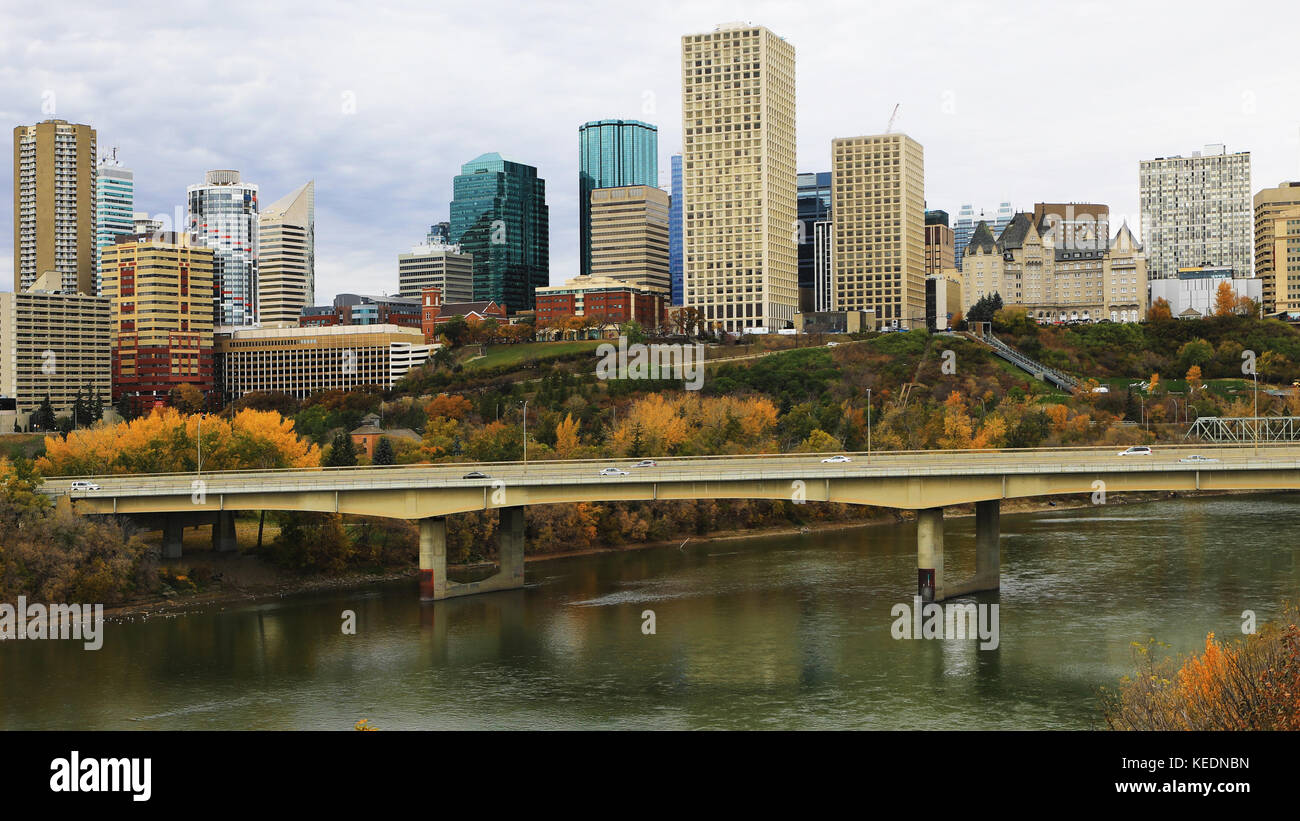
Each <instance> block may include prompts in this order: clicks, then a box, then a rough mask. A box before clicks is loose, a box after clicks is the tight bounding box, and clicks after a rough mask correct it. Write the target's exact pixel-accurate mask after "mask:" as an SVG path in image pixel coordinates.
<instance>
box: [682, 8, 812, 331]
mask: <svg viewBox="0 0 1300 821" xmlns="http://www.w3.org/2000/svg"><path fill="white" fill-rule="evenodd" d="M682 140H683V147H682V190H683V199H684V200H685V207H684V210H683V214H682V265H683V291H684V293H683V302H684V304H685V305H688V306H691V307H695V308H698V309H699V310H700V311H701V312H702V313H703V315H704V322H705V323H706V326H707V327H711V328H722V329H725V330H729V331H736V330H739V329H743V328H751V327H766V328H777V329H779V328H786V327H790V325H791V324H792V323H793V319H794V314H795V311H796V309H797V307H798V304H799V282H798V278H799V274H798V266H799V261H798V248H797V246H796V244H795V225H796V223H797V220H798V209H797V206H796V201H795V197H796V187H797V186H796V177H797V172H796V170H795V78H794V46H792V45H790V44H789V43H787V42H786V41H785V40H783V39H781V38H780V37H778V36H777V35H775V34H773V33H772V32H771V31H769V30H768V29H766V28H764V27H762V26H750V25H744V24H738V23H736V24H727V25H722V26H718V27H717V28H716V29H714V30H713V31H712V32H710V33H708V34H688V35H686V36H684V37H682Z"/></svg>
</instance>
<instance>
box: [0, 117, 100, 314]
mask: <svg viewBox="0 0 1300 821" xmlns="http://www.w3.org/2000/svg"><path fill="white" fill-rule="evenodd" d="M95 157H96V148H95V129H93V128H91V127H90V126H88V125H76V124H73V123H69V122H67V121H65V120H46V121H45V122H42V123H37V124H36V125H20V126H18V127H17V128H15V129H14V290H15V291H22V290H24V289H26V288H30V287H31V285H32V283H34V282H35V281H36V279H37V278H38V277H40V276H41V275H42V274H45V273H46V272H48V271H57V272H58V273H59V278H60V282H61V286H60V287H61V288H62V289H63V290H64V291H69V292H71V291H76V292H77V293H82V294H90V295H94V293H95V228H96V225H95Z"/></svg>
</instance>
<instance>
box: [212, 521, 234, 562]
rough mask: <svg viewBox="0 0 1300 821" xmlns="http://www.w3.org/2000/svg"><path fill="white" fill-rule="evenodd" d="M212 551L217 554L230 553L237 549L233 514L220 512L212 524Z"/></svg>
mask: <svg viewBox="0 0 1300 821" xmlns="http://www.w3.org/2000/svg"><path fill="white" fill-rule="evenodd" d="M212 549H213V550H215V551H217V552H218V553H232V552H234V551H236V550H238V549H239V540H238V539H237V538H235V512H234V511H233V510H221V511H218V512H217V518H216V519H215V520H213V522H212Z"/></svg>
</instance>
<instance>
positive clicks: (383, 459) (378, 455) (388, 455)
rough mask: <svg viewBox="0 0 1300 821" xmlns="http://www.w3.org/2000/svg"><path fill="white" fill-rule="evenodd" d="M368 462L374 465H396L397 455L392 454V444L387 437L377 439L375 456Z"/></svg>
mask: <svg viewBox="0 0 1300 821" xmlns="http://www.w3.org/2000/svg"><path fill="white" fill-rule="evenodd" d="M370 461H371V464H375V465H395V464H397V454H396V453H394V452H393V444H392V443H391V442H389V441H388V437H387V436H381V437H379V444H377V445H375V455H374V457H373V458H372V459H371V460H370Z"/></svg>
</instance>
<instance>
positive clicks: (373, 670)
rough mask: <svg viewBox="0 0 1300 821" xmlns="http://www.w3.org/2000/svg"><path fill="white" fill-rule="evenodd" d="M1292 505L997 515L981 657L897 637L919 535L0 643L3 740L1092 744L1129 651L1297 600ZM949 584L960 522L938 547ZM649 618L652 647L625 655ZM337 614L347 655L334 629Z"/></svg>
mask: <svg viewBox="0 0 1300 821" xmlns="http://www.w3.org/2000/svg"><path fill="white" fill-rule="evenodd" d="M1298 501H1300V499H1298V498H1297V496H1296V495H1293V494H1275V495H1263V496H1249V497H1245V496H1236V497H1211V498H1202V499H1177V500H1170V501H1161V502H1152V503H1145V504H1139V505H1110V506H1100V507H1094V508H1085V509H1076V510H1068V511H1067V510H1062V511H1060V512H1055V511H1049V512H1047V513H1038V514H1017V515H1004V516H1003V517H1002V539H1003V541H1002V589H1001V590H1000V591H998V592H996V593H990V594H981V595H978V596H974V597H970V598H969V599H967V600H970V601H974V602H978V603H985V604H992V603H996V604H998V605H999V626H1000V635H999V645H998V647H997V648H996V649H991V650H981V649H979V648H978V645H977V643H976V642H974V641H963V640H951V641H944V640H914V641H907V640H897V639H894V638H893V637H892V636H891V629H890V628H891V625H892V623H893V622H894V618H893V617H892V616H891V608H893V607H894V605H896V604H908V605H910V604H911V594H912V592H913V590H914V585H915V579H916V552H915V551H916V548H915V545H916V534H915V528H914V527H913V526H911V525H889V526H873V527H865V528H855V529H851V530H842V531H829V532H825V533H816V532H814V533H810V534H807V535H790V536H771V537H759V538H752V539H736V540H724V541H712V542H688V543H687V544H686V545H685V547H683V548H678V547H675V546H673V547H666V548H652V549H645V550H638V551H623V552H617V553H605V554H595V555H589V556H580V557H572V558H563V559H554V560H549V561H545V562H536V563H530V564H529V566H528V575H527V582H528V587H527V589H526V590H523V591H513V592H506V593H492V594H487V595H482V596H476V597H467V598H463V599H454V600H450V601H446V602H439V603H437V604H424V605H422V604H420V603H419V602H418V601H417V596H416V582H415V580H414V579H411V580H409V581H402V582H396V583H384V584H381V585H376V586H373V587H370V588H366V589H360V590H351V591H335V592H328V593H316V594H304V595H299V596H290V597H286V598H283V599H276V600H274V601H270V602H259V603H252V604H248V605H226V606H225V607H220V606H215V607H209V608H206V609H197V610H196V611H195V612H189V613H185V614H182V615H176V616H173V617H162V618H159V617H152V618H149V619H148V620H143V619H141V618H139V617H137V618H136V619H135V620H133V621H127V622H125V623H111V624H109V625H107V628H106V631H105V636H104V644H103V647H102V649H100V650H98V651H93V652H91V651H86V650H84V649H82V646H81V644H80V643H76V642H72V641H31V640H27V641H6V642H2V643H0V727H3V728H5V729H142V730H155V729H157V730H161V729H348V728H350V727H351V726H352V725H353V724H354V723H355V722H356V721H357V720H359V719H363V718H364V719H368V720H369V722H370V724H371V725H373V726H376V727H378V728H380V729H381V730H382V729H483V728H505V729H590V728H600V729H617V728H627V729H704V728H708V729H753V728H773V729H832V728H853V729H913V728H928V729H999V728H1003V729H1047V728H1065V729H1087V728H1092V727H1100V726H1102V720H1101V713H1100V709H1099V704H1098V700H1097V688H1098V687H1099V686H1107V685H1114V684H1115V683H1116V682H1117V681H1118V679H1119V678H1120V677H1121V676H1122V675H1124V674H1126V673H1128V672H1130V671H1131V670H1132V669H1133V648H1132V643H1133V642H1139V643H1145V642H1146V641H1147V640H1148V639H1149V638H1152V637H1154V638H1156V639H1158V640H1160V641H1162V642H1164V643H1166V644H1167V645H1168V650H1167V651H1165V652H1187V651H1191V650H1196V649H1199V648H1200V647H1201V646H1202V645H1203V643H1204V640H1205V634H1206V633H1207V632H1208V631H1214V632H1215V633H1216V634H1218V635H1220V636H1224V637H1235V636H1240V635H1241V624H1242V611H1244V610H1253V611H1255V613H1256V614H1257V616H1258V618H1259V620H1260V621H1261V622H1263V621H1265V620H1267V619H1269V618H1271V617H1272V616H1274V615H1276V614H1277V612H1278V609H1279V608H1278V606H1279V604H1280V602H1281V601H1282V600H1284V599H1286V598H1291V599H1295V598H1298V597H1300V592H1298V591H1300V561H1297V554H1298V553H1300V547H1298V546H1297V540H1296V538H1295V535H1294V534H1295V533H1296V532H1297V531H1300V504H1297V502H1298ZM946 541H947V568H948V570H947V574H948V578H949V579H960V578H963V577H965V576H966V575H967V574H968V573H969V572H970V570H971V569H972V567H973V563H974V519H973V518H958V519H950V520H949V521H948V522H947V526H946ZM647 610H651V611H653V612H654V628H655V632H654V633H653V634H651V635H647V634H645V633H643V630H642V626H643V614H644V613H645V611H647ZM344 611H352V612H353V613H354V614H355V621H356V634H355V635H345V634H344V633H343V631H342V629H341V626H342V624H343V618H344V615H343V614H344Z"/></svg>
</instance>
